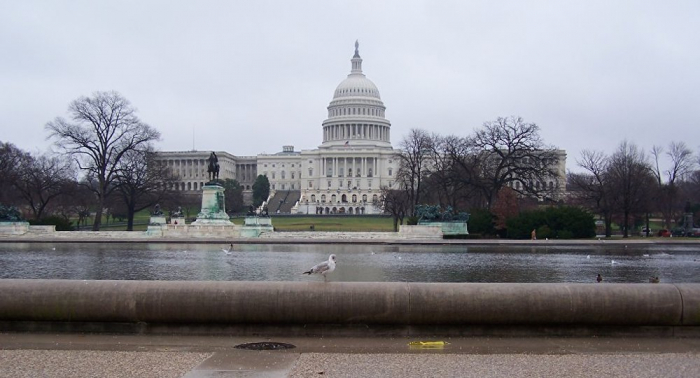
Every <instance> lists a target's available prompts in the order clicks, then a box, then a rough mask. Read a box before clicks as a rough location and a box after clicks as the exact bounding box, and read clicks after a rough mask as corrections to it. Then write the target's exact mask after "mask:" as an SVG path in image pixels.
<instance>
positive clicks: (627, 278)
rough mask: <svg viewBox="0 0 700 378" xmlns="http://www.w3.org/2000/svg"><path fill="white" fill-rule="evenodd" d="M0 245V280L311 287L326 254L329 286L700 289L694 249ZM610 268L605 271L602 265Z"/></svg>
mask: <svg viewBox="0 0 700 378" xmlns="http://www.w3.org/2000/svg"><path fill="white" fill-rule="evenodd" d="M224 247H227V246H226V245H223V246H222V245H217V244H157V243H148V244H79V243H76V244H55V245H53V244H48V243H23V244H14V243H6V244H3V243H0V278H29V279H42V278H44V279H86V280H186V281H193V280H197V281H198V280H202V281H313V280H320V278H318V277H308V276H302V274H301V273H302V272H303V271H304V270H307V269H308V267H309V266H311V265H313V264H315V263H317V262H318V261H322V260H326V259H327V258H328V255H329V254H331V253H334V254H336V255H337V256H338V265H337V269H336V271H335V272H333V273H332V274H331V275H329V277H328V279H329V281H344V282H358V281H359V282H361V281H364V282H589V283H593V282H595V278H596V275H597V274H599V273H600V274H601V275H602V276H603V279H604V282H621V283H622V282H625V283H631V282H649V277H651V276H658V277H659V278H660V280H661V282H662V283H664V282H665V283H681V282H694V283H698V282H700V245H698V246H695V245H673V246H668V245H666V246H655V245H643V246H633V247H630V248H626V247H625V246H624V245H621V246H617V245H606V246H595V245H594V246H537V247H533V246H503V245H498V246H497V245H493V246H489V245H479V246H464V245H462V246H420V245H411V246H398V245H391V246H384V245H320V244H317V245H269V244H261V245H257V244H250V245H235V246H234V251H233V253H232V254H230V255H227V254H225V253H223V252H222V248H224ZM613 260H614V261H615V263H614V264H613V263H612V261H613Z"/></svg>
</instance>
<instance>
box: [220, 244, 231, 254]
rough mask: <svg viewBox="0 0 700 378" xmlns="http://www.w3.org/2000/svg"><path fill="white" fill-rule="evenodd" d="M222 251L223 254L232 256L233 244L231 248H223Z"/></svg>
mask: <svg viewBox="0 0 700 378" xmlns="http://www.w3.org/2000/svg"><path fill="white" fill-rule="evenodd" d="M221 251H222V252H223V253H225V254H227V255H230V254H231V251H233V243H231V246H230V247H228V249H223V248H222V249H221Z"/></svg>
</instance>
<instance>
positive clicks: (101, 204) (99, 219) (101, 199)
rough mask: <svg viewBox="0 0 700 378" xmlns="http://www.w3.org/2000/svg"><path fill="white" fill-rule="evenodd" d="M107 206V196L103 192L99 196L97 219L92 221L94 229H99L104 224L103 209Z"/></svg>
mask: <svg viewBox="0 0 700 378" xmlns="http://www.w3.org/2000/svg"><path fill="white" fill-rule="evenodd" d="M104 206H105V198H104V195H103V194H101V193H100V194H98V197H97V210H96V211H95V221H94V222H93V223H92V230H93V231H99V230H100V226H101V225H102V209H103V208H104Z"/></svg>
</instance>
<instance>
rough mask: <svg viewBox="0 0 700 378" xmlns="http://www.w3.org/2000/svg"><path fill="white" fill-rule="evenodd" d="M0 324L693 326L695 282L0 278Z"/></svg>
mask: <svg viewBox="0 0 700 378" xmlns="http://www.w3.org/2000/svg"><path fill="white" fill-rule="evenodd" d="M0 321H3V322H15V321H23V322H108V323H109V322H122V323H138V322H144V323H153V324H160V323H162V324H173V323H181V324H184V323H186V324H238V325H241V324H243V325H256V324H259V325H263V324H264V325H284V324H295V325H324V324H340V325H343V324H344V325H353V324H362V325H389V326H414V325H415V326H424V325H427V326H441V325H444V326H455V325H525V326H527V325H579V326H589V325H590V326H698V325H700V284H679V285H672V284H511V283H501V284H476V283H373V282H372V283H363V282H346V283H338V282H329V283H323V282H209V281H207V282H203V281H72V280H0Z"/></svg>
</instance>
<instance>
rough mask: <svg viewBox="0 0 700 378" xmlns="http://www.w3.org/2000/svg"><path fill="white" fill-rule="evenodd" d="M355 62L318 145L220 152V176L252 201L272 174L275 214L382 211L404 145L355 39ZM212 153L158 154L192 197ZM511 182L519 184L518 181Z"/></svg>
mask: <svg viewBox="0 0 700 378" xmlns="http://www.w3.org/2000/svg"><path fill="white" fill-rule="evenodd" d="M350 62H351V69H350V74H349V75H348V76H347V78H346V79H345V80H343V81H342V82H340V84H338V86H337V87H336V89H335V92H334V93H333V100H331V102H330V104H329V105H328V108H327V109H328V118H326V120H324V121H323V123H322V128H321V133H322V143H321V145H320V146H318V148H317V149H314V150H301V151H295V150H294V147H293V146H283V147H282V151H281V152H278V153H275V154H259V155H257V156H236V155H233V154H231V153H228V152H225V151H216V155H217V156H218V160H219V165H220V173H219V178H220V179H222V180H225V179H234V180H237V181H238V182H239V183H240V184H241V185H242V186H243V189H244V191H243V195H244V200H245V201H246V202H247V203H251V202H252V186H253V183H254V182H255V179H256V178H257V176H258V175H260V174H262V175H265V176H267V178H268V180H269V181H270V197H269V199H268V201H267V202H266V203H265V205H267V207H268V211H269V212H270V213H273V214H274V213H285V214H289V213H291V214H380V213H381V212H382V208H381V204H380V201H379V199H380V192H381V189H382V188H385V187H387V188H395V185H394V184H395V176H396V172H397V169H398V167H399V161H398V159H397V157H396V153H397V152H398V151H397V150H394V149H393V147H392V145H391V122H389V120H388V119H386V118H385V112H386V107H385V106H384V102H382V99H381V97H380V95H379V90H378V89H377V86H376V85H374V83H373V82H372V81H371V80H369V79H368V78H367V77H366V76H365V74H364V73H363V72H362V58H361V57H360V52H359V45H358V43H357V42H355V54H354V55H353V57H352V59H351V60H350ZM210 153H211V151H166V152H159V153H158V159H159V160H161V161H163V162H164V163H165V164H167V165H168V166H169V167H170V168H171V171H172V172H173V174H174V175H175V177H177V183H176V184H175V188H174V189H176V190H180V191H183V192H185V193H190V194H193V195H194V194H199V193H200V192H201V189H202V186H203V185H204V184H205V183H206V181H208V177H207V159H208V157H209V154H210ZM557 155H558V156H559V158H558V161H557V163H556V165H557V166H556V171H557V172H558V177H551V178H549V179H548V180H547V181H546V182H543V183H542V185H544V188H548V189H550V193H554V196H553V197H554V198H555V199H556V198H561V196H563V195H564V194H565V186H566V152H565V151H563V150H557ZM511 184H512V185H516V186H517V187H515V186H514V187H513V188H514V189H517V190H519V189H520V188H519V185H520V183H519V182H515V183H514V184H513V183H511ZM539 185H540V183H537V188H538V190H539V189H540V188H539Z"/></svg>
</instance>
